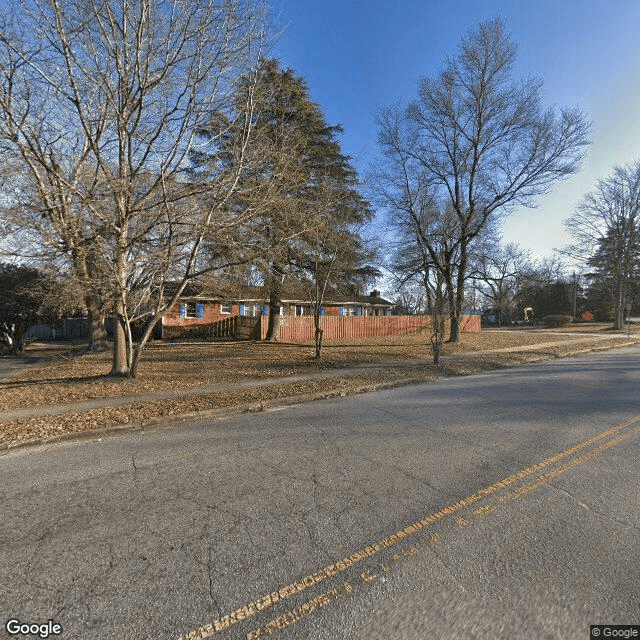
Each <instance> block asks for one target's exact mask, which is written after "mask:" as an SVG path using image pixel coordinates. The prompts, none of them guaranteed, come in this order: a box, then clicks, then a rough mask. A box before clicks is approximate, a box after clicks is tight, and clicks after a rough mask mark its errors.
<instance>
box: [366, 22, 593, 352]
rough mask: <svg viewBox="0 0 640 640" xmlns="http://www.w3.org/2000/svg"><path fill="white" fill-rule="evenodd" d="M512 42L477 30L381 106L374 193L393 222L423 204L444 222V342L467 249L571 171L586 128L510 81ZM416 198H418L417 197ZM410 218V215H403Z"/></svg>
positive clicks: (456, 323) (495, 30)
mask: <svg viewBox="0 0 640 640" xmlns="http://www.w3.org/2000/svg"><path fill="white" fill-rule="evenodd" d="M515 59H516V45H515V44H514V43H513V42H512V41H511V39H510V37H509V35H508V34H507V32H506V30H505V26H504V24H503V22H502V21H500V20H494V21H491V22H483V23H481V24H480V25H479V26H478V27H477V28H476V29H475V30H473V31H471V32H470V33H469V34H468V35H467V36H466V37H464V38H463V39H462V41H461V43H460V46H459V50H458V53H457V55H456V56H454V57H453V58H451V59H449V60H448V61H447V64H446V66H445V68H444V70H443V71H442V72H441V73H440V74H439V75H438V76H437V77H435V78H425V79H423V80H421V81H420V83H419V86H418V97H417V99H416V100H414V101H413V102H411V103H410V104H409V105H408V107H406V108H403V107H401V106H400V105H396V106H394V107H390V108H386V109H381V110H380V112H379V114H378V124H379V136H378V139H379V144H380V146H381V149H382V153H383V155H384V164H381V165H380V166H378V167H377V169H376V170H375V174H376V177H377V181H376V189H377V191H378V192H382V193H383V194H384V195H385V196H386V198H387V200H388V203H389V205H391V206H390V207H389V214H390V215H392V216H393V215H394V212H395V208H394V204H393V203H394V202H401V203H403V206H402V207H401V209H400V210H399V214H400V216H404V215H406V212H407V208H408V209H409V210H410V211H412V208H413V207H414V206H416V202H417V203H418V204H421V203H423V202H428V201H431V202H432V203H434V204H435V205H437V208H436V210H437V211H439V212H441V213H442V214H443V215H446V216H453V220H454V221H455V227H454V228H453V229H452V235H450V244H451V248H452V252H451V255H452V256H453V255H454V254H455V262H454V263H449V262H447V267H446V268H447V269H450V270H451V271H452V274H451V275H448V274H445V273H442V275H443V277H445V279H446V280H447V286H449V287H452V286H453V287H454V290H455V293H454V296H453V304H452V305H451V309H450V313H451V335H450V338H449V339H450V340H451V341H454V342H455V341H458V339H459V330H460V314H461V310H462V306H463V302H464V293H465V282H466V280H467V277H468V273H469V272H468V269H469V256H468V250H469V244H470V243H471V242H472V241H473V239H474V238H475V237H476V236H478V235H479V234H480V233H481V232H482V230H483V229H484V228H485V226H486V225H487V223H488V222H489V221H490V220H491V219H492V218H496V217H497V216H499V215H501V214H505V213H507V212H509V211H510V210H512V209H513V208H514V207H516V206H532V205H533V204H534V202H535V198H536V197H537V196H539V195H540V194H544V193H547V192H548V191H549V190H550V189H551V187H552V186H553V184H554V183H555V182H556V181H557V180H560V179H563V178H566V177H568V176H570V175H572V174H574V173H575V172H576V171H578V169H579V167H580V163H581V160H582V158H583V155H584V149H585V146H586V145H587V144H588V138H587V136H588V132H589V124H588V123H587V122H586V120H585V118H584V116H583V115H582V114H581V113H580V112H579V111H577V110H574V109H562V110H561V111H560V113H559V114H556V113H555V112H554V111H553V110H551V109H546V110H545V109H543V107H542V100H541V82H540V81H539V80H533V79H529V80H525V81H520V82H517V81H514V80H513V79H512V72H513V66H514V63H515ZM416 197H418V200H416ZM411 215H412V214H411Z"/></svg>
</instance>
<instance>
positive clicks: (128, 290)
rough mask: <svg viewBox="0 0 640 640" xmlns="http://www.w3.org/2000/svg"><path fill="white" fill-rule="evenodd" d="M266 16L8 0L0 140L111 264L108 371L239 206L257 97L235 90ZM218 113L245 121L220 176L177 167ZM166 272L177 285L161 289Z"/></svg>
mask: <svg viewBox="0 0 640 640" xmlns="http://www.w3.org/2000/svg"><path fill="white" fill-rule="evenodd" d="M265 15H266V13H265V9H264V7H263V6H261V5H260V4H259V0H256V1H255V2H254V1H253V0H224V1H222V0H220V1H208V0H173V1H169V0H166V1H165V0H111V1H108V2H95V1H89V2H85V1H81V0H43V1H41V2H39V1H36V0H22V1H18V0H16V3H15V7H14V10H13V13H12V14H11V19H10V20H7V22H6V24H5V25H4V26H3V27H2V29H1V30H0V46H1V47H2V56H4V59H5V60H9V61H10V62H11V65H12V66H10V65H9V66H8V65H7V64H5V63H2V64H3V67H2V72H3V76H4V77H3V87H2V93H3V95H4V96H5V97H6V95H7V94H8V93H9V94H11V95H12V99H11V100H10V101H8V102H7V101H6V100H5V102H4V103H3V104H2V105H0V106H1V107H2V109H3V113H2V114H0V115H1V117H2V132H1V135H2V139H3V142H4V143H5V144H6V146H7V147H8V148H12V149H13V150H14V151H15V152H16V154H17V155H18V156H21V157H22V159H23V160H24V161H25V162H27V164H29V163H30V162H31V164H32V165H33V167H32V166H30V167H29V168H30V169H31V173H32V176H35V175H36V174H42V175H45V176H46V180H44V181H43V187H42V191H43V192H47V193H49V192H50V191H51V189H50V187H49V186H48V184H47V183H52V182H56V181H58V182H60V183H61V185H62V192H64V194H65V197H68V198H70V197H73V198H74V199H76V201H77V203H76V204H74V205H73V206H72V208H74V210H76V211H78V212H80V215H82V217H83V219H86V220H88V221H89V226H90V227H91V232H92V233H91V234H89V236H88V237H85V236H84V234H83V238H84V239H85V240H86V241H87V243H88V246H90V248H91V251H93V252H98V253H99V254H100V255H101V256H103V258H104V261H105V264H107V265H109V268H110V278H111V283H112V300H113V315H114V319H115V339H114V352H113V366H112V371H111V373H112V374H113V375H130V376H132V377H135V376H136V374H137V367H138V362H139V359H140V355H141V352H142V349H143V348H144V345H145V343H146V341H147V339H148V337H149V335H150V334H151V332H152V330H153V327H154V326H155V324H156V323H157V322H158V321H159V320H160V319H161V317H162V315H163V314H164V313H166V311H167V310H168V309H170V308H171V307H172V306H173V304H175V301H176V300H177V298H178V296H179V295H180V293H181V291H182V290H183V288H184V286H186V284H187V282H188V281H189V280H190V279H191V278H193V277H194V275H195V274H196V273H197V269H198V257H199V253H200V249H201V247H202V244H203V238H204V236H205V235H206V234H215V233H216V232H220V233H226V232H227V231H228V229H229V227H230V226H234V225H237V224H239V221H241V220H242V219H244V218H243V216H246V212H244V214H242V215H237V213H236V212H234V211H232V210H231V208H230V207H228V206H227V204H228V202H229V198H230V196H231V194H232V193H233V192H234V190H235V188H236V185H237V180H238V172H239V169H240V167H242V165H243V152H244V148H245V147H246V144H247V140H248V139H249V136H250V128H251V127H250V123H251V111H252V109H253V104H252V94H251V92H249V93H248V97H247V100H246V101H245V104H244V107H245V108H244V109H243V110H242V112H240V113H239V112H238V110H237V109H234V107H235V106H236V105H235V104H234V100H233V97H234V91H235V82H236V80H237V78H238V77H239V76H240V75H244V76H245V77H251V69H252V68H253V67H255V64H256V62H257V59H258V57H259V54H260V51H261V48H262V46H263V44H264V40H265V37H266V34H267V28H266V19H265ZM25 107H26V108H25ZM23 112H24V115H23ZM214 113H221V114H222V113H224V114H226V120H225V119H221V120H220V121H221V122H224V121H229V120H239V121H240V122H241V123H244V125H243V126H242V131H243V136H242V137H241V139H240V142H239V146H238V149H237V150H236V154H237V160H238V161H237V162H236V164H235V167H234V168H233V169H232V170H225V168H224V167H221V168H220V170H219V172H218V175H217V176H216V179H215V181H212V180H209V181H207V182H206V183H193V182H192V181H189V180H186V179H185V178H184V169H185V167H186V164H187V161H188V158H189V154H190V152H191V151H192V149H193V147H194V143H195V141H196V136H197V134H198V132H199V131H201V130H202V127H203V125H204V124H205V122H208V121H210V119H211V117H212V114H214ZM43 116H45V117H46V125H47V126H45V127H38V126H37V125H36V124H34V123H36V122H37V121H38V119H40V120H42V118H43ZM11 127H13V129H11ZM213 139H214V140H215V136H213ZM211 140H212V138H211V137H210V138H209V142H211ZM34 148H36V149H41V150H42V153H39V154H37V153H33V149H34ZM25 156H26V157H25ZM60 163H64V164H65V165H66V170H65V171H63V172H60V171H58V169H57V165H59V164H60ZM80 177H82V179H80ZM205 191H206V192H207V198H206V199H205V200H202V199H198V196H199V195H200V194H202V193H203V192H205ZM39 195H40V197H42V195H41V194H39ZM51 215H54V216H55V215H56V210H55V209H54V210H53V213H52V214H51ZM169 279H171V280H172V281H174V282H176V281H177V282H178V286H177V288H174V289H173V290H172V291H173V295H172V296H171V297H170V299H167V298H166V297H165V290H166V288H165V285H166V284H167V282H168V280H169ZM132 304H133V305H134V308H132V307H131V305H132ZM143 306H144V307H146V309H145V310H144V312H145V314H146V317H147V319H148V320H147V323H146V325H145V329H144V331H143V334H142V338H141V340H140V341H139V342H138V344H137V346H136V347H135V349H132V343H131V335H130V333H129V330H128V327H129V322H130V321H131V320H132V319H133V317H134V316H135V315H136V310H135V307H137V309H138V311H139V312H140V313H142V311H143Z"/></svg>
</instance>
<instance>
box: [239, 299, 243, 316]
mask: <svg viewBox="0 0 640 640" xmlns="http://www.w3.org/2000/svg"><path fill="white" fill-rule="evenodd" d="M240 315H241V316H244V302H241V303H240Z"/></svg>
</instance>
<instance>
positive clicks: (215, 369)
mask: <svg viewBox="0 0 640 640" xmlns="http://www.w3.org/2000/svg"><path fill="white" fill-rule="evenodd" d="M567 340H569V341H571V342H570V344H564V343H565V342H566V341H567ZM625 340H626V336H625V335H620V336H618V337H615V338H612V337H611V336H607V337H604V336H602V335H601V336H598V335H597V334H596V335H591V336H588V335H587V336H585V335H584V334H579V333H576V332H571V333H567V332H558V331H531V330H524V331H523V330H494V331H491V330H489V331H484V332H482V333H478V334H463V336H462V340H461V343H460V344H458V345H449V344H447V345H445V355H444V358H443V360H442V362H441V364H440V365H439V366H435V365H433V364H432V363H431V354H430V349H429V345H428V338H427V337H426V336H421V335H412V336H401V337H389V338H377V339H373V340H372V339H368V340H366V341H361V342H357V341H349V342H342V343H340V342H332V343H330V344H328V345H326V346H325V348H324V351H323V358H322V360H320V361H319V362H318V361H316V360H315V359H313V357H312V356H313V346H312V344H311V343H307V344H304V343H302V344H298V343H296V344H269V343H251V342H247V343H215V344H210V343H198V344H160V343H156V344H151V345H150V346H149V348H148V350H147V351H146V352H145V354H144V361H143V363H142V364H141V367H140V375H139V378H138V379H136V380H126V379H122V380H120V379H113V378H109V377H106V374H107V373H108V371H109V368H110V354H84V355H81V353H80V351H79V348H75V349H74V348H71V349H66V351H65V352H63V353H60V352H58V353H56V352H54V351H52V350H44V349H41V350H40V352H38V345H33V350H32V353H35V354H37V355H39V356H40V357H41V358H42V360H41V361H40V362H39V363H38V364H36V365H32V366H30V367H28V368H26V369H24V370H23V371H20V372H19V373H17V374H16V375H14V376H13V377H12V378H10V379H8V380H4V381H0V410H2V411H8V410H11V409H19V408H36V407H40V406H45V405H47V406H49V405H60V404H67V403H73V402H77V401H81V400H88V399H95V398H114V397H116V398H117V397H122V396H130V395H137V394H144V393H153V392H166V391H175V392H177V393H178V394H179V392H180V391H181V390H185V389H198V388H199V387H206V386H212V385H219V384H224V383H234V382H239V381H243V380H244V381H246V380H250V381H253V383H255V385H254V386H253V387H252V388H249V389H242V390H230V391H225V392H216V393H207V392H206V391H204V390H203V393H202V394H196V395H190V396H188V397H176V398H171V399H163V400H158V401H151V402H144V403H141V404H123V405H121V406H115V407H101V408H96V409H92V410H89V411H82V412H78V411H74V410H73V407H72V406H70V407H69V412H66V413H62V414H60V415H55V416H42V417H30V418H23V419H19V420H6V421H4V422H2V423H0V445H2V444H5V445H6V444H12V445H13V444H17V443H20V442H24V441H30V440H49V439H52V438H56V437H59V436H61V435H64V434H69V433H76V432H83V431H93V430H96V429H99V428H103V427H108V426H112V425H121V424H143V423H145V422H147V421H149V420H156V419H158V418H163V417H168V416H178V415H182V414H185V413H191V412H196V411H212V410H224V409H225V408H228V409H229V410H239V409H240V408H242V409H243V410H260V409H261V408H264V406H265V403H267V402H271V401H273V400H274V399H279V398H305V399H308V398H310V397H328V396H336V395H347V394H352V393H361V392H365V391H370V390H372V389H375V388H380V387H384V386H386V387H388V386H394V385H398V384H407V383H410V382H418V381H431V380H436V379H438V378H442V377H445V376H450V375H466V374H470V373H477V372H480V371H486V370H489V369H495V368H498V367H505V366H512V365H514V364H521V363H525V362H532V361H539V360H541V359H547V358H550V357H561V356H564V355H572V354H575V353H583V352H586V351H592V350H594V349H599V348H611V347H613V346H616V345H617V344H620V342H622V341H625ZM559 343H563V344H559ZM536 345H537V346H536ZM543 345H544V346H543ZM514 347H519V348H521V350H519V351H511V352H502V353H478V352H482V351H486V350H495V349H498V350H499V349H508V348H514ZM527 347H531V349H527ZM522 348H524V349H523V350H522ZM462 354H464V355H462ZM449 356H456V357H449ZM407 361H409V362H407ZM354 365H363V366H366V367H367V369H366V370H363V371H356V372H354V371H353V370H349V371H347V369H349V368H351V367H353V366H354ZM343 369H344V370H345V371H344V375H337V376H336V375H334V374H335V373H339V372H340V370H343ZM308 373H315V374H318V376H319V377H316V378H313V379H310V380H304V381H298V382H291V381H290V380H289V381H288V380H287V378H288V377H290V376H293V375H297V374H308ZM329 373H331V374H332V376H331V377H327V375H328V374H329ZM266 378H283V380H282V384H275V385H271V386H269V387H266V386H265V387H261V386H259V381H260V380H261V379H266Z"/></svg>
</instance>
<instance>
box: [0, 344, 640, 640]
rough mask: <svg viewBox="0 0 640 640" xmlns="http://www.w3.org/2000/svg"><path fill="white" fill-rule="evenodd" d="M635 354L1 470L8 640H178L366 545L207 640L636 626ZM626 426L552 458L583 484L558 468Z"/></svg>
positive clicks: (74, 446)
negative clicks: (46, 636)
mask: <svg viewBox="0 0 640 640" xmlns="http://www.w3.org/2000/svg"><path fill="white" fill-rule="evenodd" d="M639 356H640V347H638V346H635V347H630V348H625V349H618V350H615V351H611V352H606V353H598V354H591V355H585V356H579V357H574V358H566V359H563V360H560V361H555V362H548V363H542V364H537V365H528V366H527V367H518V368H513V369H508V370H499V371H493V372H491V373H485V374H482V375H474V376H468V377H464V378H452V379H445V380H441V381H439V382H436V383H431V384H424V385H416V386H412V387H403V388H400V389H394V390H387V391H380V392H375V393H370V394H364V395H359V396H352V397H344V398H337V399H329V400H323V401H318V402H312V403H308V404H304V405H298V406H292V407H287V408H284V409H282V410H279V411H266V412H262V413H254V414H245V415H240V416H233V417H230V418H228V419H226V420H217V421H212V420H208V421H207V420H201V421H195V420H194V421H193V423H192V424H190V425H185V426H181V427H179V428H174V429H168V430H154V431H149V432H131V433H123V434H120V435H113V436H111V437H108V438H102V439H101V440H95V441H81V442H70V443H57V444H50V445H45V446H39V447H32V448H29V449H21V450H16V451H10V452H8V453H7V454H5V455H3V456H2V457H0V496H1V499H2V505H3V515H2V518H1V519H0V585H2V587H1V591H0V611H1V612H2V615H3V618H4V619H3V621H2V624H3V625H4V622H5V621H6V620H8V619H9V618H18V619H20V620H23V621H29V622H46V621H47V620H48V619H53V620H54V621H55V622H58V623H60V624H61V625H62V627H63V629H64V633H63V635H62V636H58V637H62V638H65V639H67V640H93V639H96V640H103V639H104V640H112V639H113V640H128V639H131V640H133V639H136V640H137V639H140V638H149V639H153V640H165V639H166V640H177V638H178V637H181V636H185V635H186V634H188V633H189V632H192V631H195V630H198V629H203V628H205V627H206V625H208V624H211V623H212V621H216V620H219V619H222V618H223V617H224V616H225V615H228V614H231V612H233V611H235V610H237V609H239V608H241V607H243V606H244V605H247V604H248V603H251V602H255V601H256V600H257V599H259V598H262V597H265V596H268V595H269V594H274V593H277V592H279V590H281V589H282V588H283V587H286V586H287V585H291V584H293V583H295V581H300V580H301V579H302V578H304V577H305V576H310V575H313V574H314V572H318V571H319V570H321V569H323V567H327V566H333V564H332V563H338V561H341V559H343V558H347V557H349V556H352V555H353V554H354V553H355V552H358V551H359V550H362V549H365V548H369V549H373V547H372V546H371V545H374V546H375V545H376V544H378V547H380V548H379V549H378V548H376V549H374V551H371V552H370V553H369V554H365V555H362V554H361V555H362V558H360V557H358V559H357V560H355V561H354V562H353V565H352V566H346V567H345V568H340V569H334V570H333V571H334V573H333V574H332V575H330V576H327V577H322V581H321V582H318V583H317V584H309V585H306V584H305V586H304V587H301V591H300V593H297V594H295V595H287V596H286V598H283V599H282V600H281V601H280V602H276V603H275V604H272V605H270V606H269V608H267V609H265V610H264V611H262V612H258V613H255V612H254V613H251V614H250V615H247V616H246V619H243V620H240V619H237V620H235V619H234V620H235V621H234V623H233V625H232V626H229V628H226V629H221V630H219V631H218V632H216V633H215V637H216V638H217V637H220V638H223V639H229V640H231V639H233V640H236V639H238V638H253V637H267V636H270V635H274V636H276V637H279V638H282V639H283V640H286V639H296V638H313V639H314V640H316V639H319V640H340V639H347V638H363V639H365V638H366V639H367V640H370V639H379V640H383V639H384V640H389V639H391V640H393V639H398V640H400V639H403V640H404V639H407V640H410V639H413V638H426V637H438V638H443V639H445V640H446V639H448V638H451V639H453V638H459V637H470V638H480V639H483V638H487V639H488V638H492V639H493V638H501V637H507V636H508V635H509V634H512V635H513V636H514V637H516V636H517V637H518V638H525V639H527V638H531V640H533V639H534V638H535V639H536V640H537V639H538V638H562V639H563V640H564V639H567V638H568V639H571V638H586V637H588V631H589V625H590V624H604V623H617V624H632V623H635V624H638V623H639V622H640V587H639V586H638V581H637V577H638V575H640V551H639V550H638V540H639V538H638V531H639V529H640V508H639V507H640V504H639V502H640V498H639V495H638V486H640V468H639V463H638V460H640V456H639V455H638V454H639V453H640V435H639V434H640V431H638V428H640V426H639V425H640V421H638V422H637V423H636V422H629V424H628V425H627V424H626V422H625V421H629V420H630V419H632V418H634V417H636V416H640V399H639V396H638V385H639V383H640V357H639ZM621 424H623V426H622V427H620V428H619V430H618V431H616V432H615V433H614V434H613V435H611V436H607V438H609V440H607V439H605V438H604V436H602V439H601V440H597V441H595V444H589V445H588V446H587V445H585V446H584V448H583V449H580V451H579V452H576V453H571V454H565V457H564V458H563V461H565V462H566V461H567V460H568V461H569V462H571V461H572V460H573V461H574V462H575V464H574V466H572V467H569V466H567V468H566V470H564V469H562V468H561V467H560V466H559V465H561V464H563V462H555V461H554V460H555V458H554V456H557V455H558V454H559V453H560V452H566V451H572V447H575V446H576V445H578V443H584V442H590V440H589V439H592V438H594V437H596V436H597V435H598V434H602V433H603V432H605V431H606V430H607V429H610V428H612V427H614V426H615V425H621ZM614 436H615V437H618V438H620V442H618V441H617V440H616V441H614V440H612V439H611V438H614ZM598 445H601V449H602V450H601V451H600V450H598V451H597V454H596V453H593V452H594V451H595V449H594V447H596V446H598ZM589 452H592V453H593V455H592V456H591V457H588V456H587V455H586V454H588V453H589ZM583 454H585V455H584V456H583V457H584V461H581V460H580V459H578V456H580V455H583ZM545 460H546V461H548V462H547V463H546V464H547V465H548V466H545V469H544V470H540V471H537V470H535V469H534V471H531V472H530V475H526V474H525V475H523V476H522V479H519V478H518V479H517V480H513V481H509V483H506V484H504V486H502V485H500V486H497V485H496V483H498V482H499V481H502V480H503V479H504V478H505V477H507V476H510V474H517V473H519V472H521V470H523V469H531V468H532V467H531V465H536V464H537V463H540V462H541V461H545ZM578 462H580V464H578ZM554 470H556V474H555V475H554V476H553V477H551V475H549V477H548V478H547V479H545V478H543V476H542V474H544V473H545V472H547V473H552V472H553V471H554ZM536 478H542V480H539V481H538V482H537V484H536ZM528 482H530V483H531V488H528V487H527V486H526V483H528ZM534 485H535V486H534ZM487 487H488V488H489V489H487ZM482 491H484V492H485V493H484V494H482V495H483V497H482V498H477V499H475V498H474V500H473V501H469V503H468V504H467V502H466V500H467V499H468V497H469V496H474V495H476V494H478V492H482ZM485 494H486V497H485ZM491 501H493V502H494V503H495V505H496V506H495V508H493V507H492V508H491V509H490V510H489V509H487V510H485V511H482V509H481V507H483V506H484V505H486V504H488V503H490V502H491ZM448 505H453V506H452V507H449V506H448ZM430 514H439V515H438V517H437V518H435V519H433V522H430V523H429V524H428V525H427V526H424V528H421V529H420V530H419V531H415V532H413V531H412V532H411V533H410V534H407V536H406V537H404V538H403V539H402V540H400V539H399V540H398V541H397V542H393V543H389V546H388V547H387V546H385V545H381V544H380V541H382V540H389V539H390V538H389V536H391V535H392V534H395V533H396V532H398V531H401V530H403V528H406V527H407V526H408V525H411V524H413V523H415V522H418V521H420V520H421V519H424V518H426V517H427V516H430ZM336 566H337V565H336ZM345 585H348V587H347V586H345ZM314 598H315V599H314ZM305 607H306V608H305ZM287 616H288V617H287ZM276 623H277V624H276ZM269 625H271V626H270V627H269ZM2 633H4V628H2V630H0V636H1V635H2ZM252 634H254V635H252ZM194 637H195V636H194Z"/></svg>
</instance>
